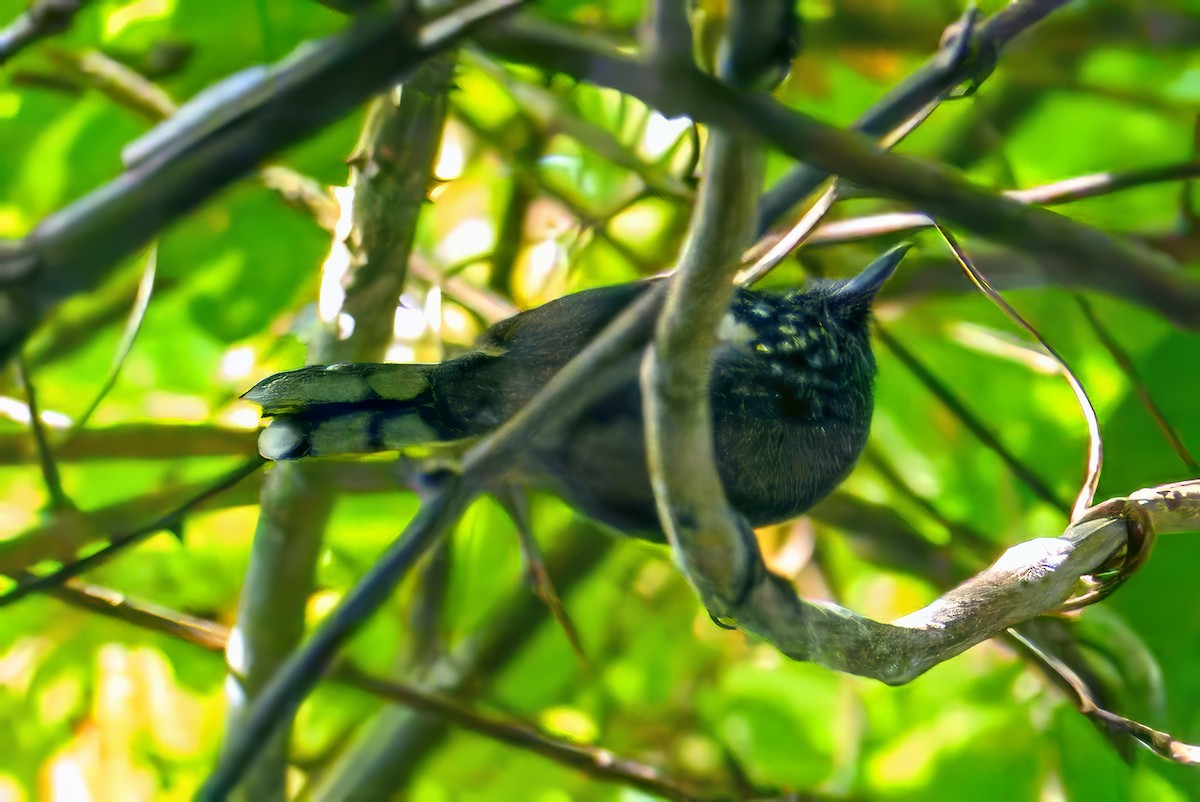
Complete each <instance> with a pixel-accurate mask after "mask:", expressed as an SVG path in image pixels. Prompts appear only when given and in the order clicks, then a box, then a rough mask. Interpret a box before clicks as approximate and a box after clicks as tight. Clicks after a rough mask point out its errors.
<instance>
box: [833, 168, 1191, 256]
mask: <svg viewBox="0 0 1200 802" xmlns="http://www.w3.org/2000/svg"><path fill="white" fill-rule="evenodd" d="M1194 178H1200V161H1196V160H1194V159H1192V160H1188V161H1186V162H1173V163H1171V164H1166V165H1162V166H1159V167H1150V168H1146V169H1142V170H1129V171H1127V172H1121V173H1091V174H1089V175H1081V176H1076V177H1075V178H1066V179H1063V180H1061V181H1054V182H1051V183H1049V184H1042V185H1040V186H1036V187H1029V188H1028V189H1010V190H1007V191H1006V192H1004V195H1005V196H1007V197H1009V198H1012V199H1013V200H1016V201H1020V202H1021V203H1029V204H1034V203H1036V204H1040V205H1042V206H1054V205H1057V204H1060V203H1071V202H1073V201H1077V200H1084V199H1086V198H1098V197H1101V196H1104V195H1111V194H1112V193H1114V192H1121V191H1123V190H1126V189H1137V188H1138V187H1144V186H1149V185H1151V184H1157V183H1163V182H1170V181H1188V180H1191V179H1194ZM929 226H930V222H929V218H928V217H927V216H926V215H923V214H921V213H920V212H886V213H883V214H872V215H865V216H862V217H850V218H847V219H845V220H834V221H831V222H828V223H824V224H822V225H821V227H820V228H818V229H817V231H816V233H815V234H813V236H812V239H811V240H810V242H811V243H812V244H813V245H833V244H837V243H842V242H854V241H856V240H861V239H870V238H872V237H879V236H883V235H885V234H897V233H903V232H906V231H913V230H915V229H920V228H928V227H929Z"/></svg>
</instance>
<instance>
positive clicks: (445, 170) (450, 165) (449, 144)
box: [433, 126, 467, 181]
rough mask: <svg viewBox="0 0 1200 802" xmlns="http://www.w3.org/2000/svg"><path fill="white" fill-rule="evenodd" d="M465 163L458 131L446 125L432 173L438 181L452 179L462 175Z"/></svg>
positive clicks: (465, 158)
mask: <svg viewBox="0 0 1200 802" xmlns="http://www.w3.org/2000/svg"><path fill="white" fill-rule="evenodd" d="M466 163H467V157H466V154H465V153H464V152H463V146H462V141H461V139H460V136H459V135H458V132H457V131H455V130H454V129H453V128H451V127H450V126H447V127H446V130H445V132H444V133H443V135H442V147H441V150H439V151H438V159H437V166H435V167H434V168H433V174H434V175H435V176H436V177H437V179H438V180H439V181H453V180H454V179H455V178H458V177H459V176H460V175H462V172H463V167H465V166H466Z"/></svg>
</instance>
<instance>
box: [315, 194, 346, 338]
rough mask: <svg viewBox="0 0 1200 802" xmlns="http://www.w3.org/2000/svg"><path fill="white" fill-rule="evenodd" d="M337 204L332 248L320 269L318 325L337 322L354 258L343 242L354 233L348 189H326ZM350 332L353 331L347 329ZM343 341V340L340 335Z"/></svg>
mask: <svg viewBox="0 0 1200 802" xmlns="http://www.w3.org/2000/svg"><path fill="white" fill-rule="evenodd" d="M330 190H331V191H332V192H333V197H334V200H336V201H337V203H338V219H337V223H336V224H335V225H334V227H333V244H332V245H330V247H329V255H328V256H327V257H325V262H324V263H323V264H322V265H321V289H320V292H319V294H318V295H317V315H318V317H319V318H320V319H321V321H322V322H325V323H332V322H333V321H334V320H338V321H339V324H340V323H341V321H340V320H339V319H338V315H339V314H340V313H341V311H342V304H344V303H345V302H346V290H345V286H344V285H345V282H346V276H347V275H348V274H349V273H350V267H351V264H352V263H353V260H354V255H353V254H352V253H351V252H350V247H349V246H348V245H346V240H347V239H348V238H349V236H350V232H351V231H353V230H354V189H353V188H352V187H330ZM351 331H353V329H351ZM342 336H343V339H344V338H345V337H347V336H349V335H348V334H346V335H342Z"/></svg>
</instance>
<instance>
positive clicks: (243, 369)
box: [220, 345, 254, 381]
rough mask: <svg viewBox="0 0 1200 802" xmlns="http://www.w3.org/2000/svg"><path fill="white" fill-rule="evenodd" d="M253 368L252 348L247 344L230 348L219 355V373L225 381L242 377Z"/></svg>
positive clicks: (248, 373) (247, 374)
mask: <svg viewBox="0 0 1200 802" xmlns="http://www.w3.org/2000/svg"><path fill="white" fill-rule="evenodd" d="M253 370H254V349H253V348H251V347H250V346H248V345H238V346H234V347H233V348H230V349H229V350H228V351H226V352H225V355H224V356H222V357H221V367H220V374H221V378H222V379H225V380H226V381H231V380H234V379H244V378H246V377H247V376H249V375H250V372H251V371H253Z"/></svg>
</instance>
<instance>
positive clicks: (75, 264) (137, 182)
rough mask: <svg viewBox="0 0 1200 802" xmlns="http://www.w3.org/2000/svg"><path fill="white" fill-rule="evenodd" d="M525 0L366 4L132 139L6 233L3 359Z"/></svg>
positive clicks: (0, 311)
mask: <svg viewBox="0 0 1200 802" xmlns="http://www.w3.org/2000/svg"><path fill="white" fill-rule="evenodd" d="M520 2H521V0H477V2H475V3H473V4H471V5H469V6H466V7H462V8H458V9H455V10H453V11H451V12H448V13H447V14H445V15H444V16H441V17H437V18H433V19H431V20H429V21H427V22H425V23H424V24H423V25H421V26H420V27H416V26H414V25H413V24H412V23H411V22H410V15H409V14H408V12H407V4H399V5H398V6H397V7H395V8H391V9H389V10H377V11H364V12H363V13H362V14H360V15H358V16H357V17H356V18H355V19H354V20H353V21H352V22H351V23H350V24H349V25H348V26H347V28H346V29H345V30H344V31H343V32H342V33H340V34H338V35H335V36H331V37H328V38H326V39H323V40H320V41H319V42H316V43H313V44H311V45H308V46H306V47H305V49H304V50H303V51H302V52H300V53H299V54H298V55H297V56H293V57H290V58H288V59H285V60H283V61H281V62H279V63H278V64H276V65H274V66H273V67H271V68H270V69H262V70H251V71H248V72H243V73H239V74H237V75H235V76H232V77H231V78H230V79H228V80H227V81H226V82H223V83H221V84H219V85H217V86H216V87H213V88H212V89H211V90H210V91H208V92H205V93H202V94H201V95H200V96H198V97H197V98H195V99H194V100H192V101H191V102H190V103H188V104H187V105H186V106H185V107H184V108H183V109H181V111H180V114H178V115H176V117H175V118H173V119H172V120H170V121H168V122H166V123H164V124H163V125H162V126H160V127H159V128H156V129H154V130H153V131H151V132H150V133H149V134H147V135H146V137H145V138H143V139H142V140H138V142H135V143H134V146H133V147H131V148H130V149H127V154H126V155H127V160H128V161H129V162H130V166H129V167H128V168H127V169H126V171H125V172H124V173H123V174H122V175H120V176H118V177H117V178H116V179H114V180H113V181H111V182H109V183H108V184H106V185H105V186H103V187H101V188H99V189H98V190H96V191H94V192H92V193H91V194H90V195H87V196H85V197H84V198H82V199H80V200H79V201H77V202H75V203H73V204H71V205H70V206H68V207H67V208H65V209H63V210H61V211H59V212H57V213H56V214H53V215H51V216H50V217H48V218H46V219H45V220H43V221H42V222H41V223H40V224H39V225H38V226H37V228H36V229H34V231H33V232H32V233H31V234H30V235H29V236H28V237H27V238H26V239H25V240H23V241H20V242H17V243H8V244H0V290H2V291H0V363H4V362H7V361H8V360H9V359H10V358H11V357H12V356H13V354H14V353H15V351H16V349H17V348H18V347H19V346H20V344H21V343H22V342H23V341H24V340H25V339H26V338H27V337H28V335H29V333H30V332H31V331H32V330H33V328H34V327H35V326H36V325H37V323H38V322H39V321H40V320H41V318H42V317H43V316H44V315H45V314H46V312H48V311H49V310H50V309H52V308H53V307H55V306H56V305H57V304H58V303H60V302H61V301H62V300H63V299H65V298H67V297H69V296H70V295H73V294H75V293H79V292H85V291H87V290H89V289H91V288H93V287H95V286H97V285H98V284H99V283H100V282H101V281H102V280H103V279H104V278H105V277H106V276H108V274H109V273H111V271H112V270H113V269H114V268H115V267H116V266H117V265H118V264H119V263H120V262H121V260H122V259H124V258H125V257H127V256H129V255H130V254H132V253H133V252H135V251H136V250H137V249H138V248H140V247H142V246H143V245H144V244H145V243H146V242H148V241H149V240H150V239H151V238H152V237H153V236H154V235H156V234H158V233H159V232H160V231H161V230H162V229H164V228H166V227H167V225H169V224H170V223H172V222H174V221H175V220H177V219H179V218H180V217H181V216H183V215H184V214H186V213H188V212H189V211H191V210H192V209H194V208H196V207H197V206H199V205H200V204H201V203H202V202H203V201H204V200H206V199H207V198H209V197H211V196H212V195H213V194H215V193H216V192H217V191H219V190H221V189H222V188H224V187H226V186H228V185H229V184H231V183H232V182H234V181H236V180H237V179H239V178H241V177H242V176H244V175H246V174H247V173H248V172H250V171H251V170H253V169H254V168H255V167H256V166H257V165H258V164H259V163H260V162H261V161H262V160H263V159H264V158H266V157H267V156H269V155H271V154H272V153H275V152H277V151H279V150H281V149H282V148H285V147H287V146H289V145H292V144H294V143H296V142H299V141H301V140H302V139H305V138H306V137H308V136H311V135H312V134H314V133H316V132H317V131H319V130H320V129H321V128H323V127H324V126H325V125H328V124H329V123H331V122H333V121H334V120H337V119H339V118H340V117H342V116H343V115H345V114H346V113H347V112H349V111H350V110H351V109H353V108H355V106H357V105H358V104H359V103H361V102H362V101H363V100H365V99H366V98H367V97H369V96H370V95H371V94H373V93H375V92H378V91H380V90H381V89H383V88H384V87H386V86H388V85H389V84H391V83H392V82H394V81H395V80H397V79H398V78H399V77H401V76H402V75H404V74H405V73H406V72H408V71H409V70H411V69H412V68H414V67H416V66H417V65H419V64H420V63H422V62H423V61H424V60H425V59H426V58H428V57H429V56H430V55H432V54H433V53H435V52H437V51H438V50H440V49H442V48H444V47H445V46H447V45H448V44H450V43H451V42H452V41H453V40H455V39H456V38H458V37H459V36H461V35H462V34H463V33H464V32H465V31H466V29H467V28H469V27H470V26H472V25H473V24H474V23H476V22H478V21H479V20H481V19H484V18H487V17H490V16H493V15H495V14H496V13H498V12H501V11H504V10H507V9H509V8H512V7H514V6H515V5H518V4H519V3H520ZM147 209H153V210H155V213H154V214H146V210H147ZM5 285H7V286H5Z"/></svg>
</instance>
